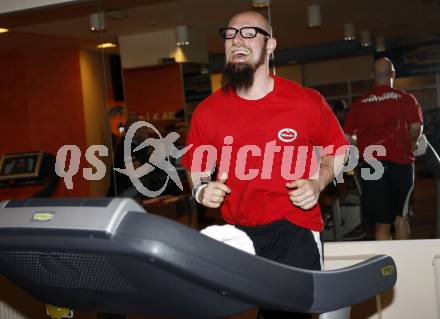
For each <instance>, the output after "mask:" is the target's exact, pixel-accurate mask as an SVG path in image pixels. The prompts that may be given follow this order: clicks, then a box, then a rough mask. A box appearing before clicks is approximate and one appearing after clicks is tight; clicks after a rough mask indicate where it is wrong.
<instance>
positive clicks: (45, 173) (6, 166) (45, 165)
mask: <svg viewBox="0 0 440 319" xmlns="http://www.w3.org/2000/svg"><path fill="white" fill-rule="evenodd" d="M58 181H59V177H58V175H57V174H56V173H55V156H53V155H52V154H48V153H43V152H24V153H15V154H4V155H3V156H2V157H1V159H0V188H14V187H22V186H28V185H36V184H40V185H42V188H41V190H40V191H39V192H37V193H36V194H34V195H33V197H50V196H51V195H52V194H53V192H54V191H55V189H56V187H57V185H58Z"/></svg>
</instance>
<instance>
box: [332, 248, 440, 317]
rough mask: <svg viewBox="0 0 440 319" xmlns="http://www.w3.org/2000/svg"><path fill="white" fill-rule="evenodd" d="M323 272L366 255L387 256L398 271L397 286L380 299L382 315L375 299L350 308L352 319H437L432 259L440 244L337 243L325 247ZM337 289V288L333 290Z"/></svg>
mask: <svg viewBox="0 0 440 319" xmlns="http://www.w3.org/2000/svg"><path fill="white" fill-rule="evenodd" d="M324 251H325V260H324V263H325V268H326V269H335V268H342V267H345V266H348V265H351V264H354V263H358V262H360V261H362V260H364V259H366V256H368V255H370V256H371V255H377V254H386V255H389V256H391V257H393V259H394V261H395V263H396V267H397V283H396V285H395V286H394V288H393V289H392V290H390V291H388V292H385V293H384V294H382V295H381V298H380V300H381V303H382V307H383V309H382V311H380V310H379V311H378V310H377V307H376V302H375V299H374V298H373V300H370V301H368V302H365V303H363V304H359V305H355V306H354V307H353V308H352V314H351V317H350V318H351V319H360V318H362V319H367V318H368V319H396V318H402V319H406V318H408V319H413V318H416V319H422V318H423V319H438V318H440V314H439V313H438V308H437V307H438V303H439V299H438V297H437V293H438V292H437V290H436V289H437V288H436V285H437V284H438V283H439V282H438V280H439V278H436V276H435V272H434V258H435V256H440V240H438V239H433V240H395V241H361V242H337V243H326V244H325V248H324ZM335 289H336V287H335Z"/></svg>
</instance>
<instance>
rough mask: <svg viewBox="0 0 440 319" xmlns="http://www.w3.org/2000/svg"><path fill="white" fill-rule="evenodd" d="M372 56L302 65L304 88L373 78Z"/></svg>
mask: <svg viewBox="0 0 440 319" xmlns="http://www.w3.org/2000/svg"><path fill="white" fill-rule="evenodd" d="M372 72H373V56H372V55H365V56H359V57H354V58H345V59H336V60H330V61H323V62H316V63H309V64H304V65H303V80H304V84H305V85H306V86H312V85H319V84H328V83H340V82H349V81H356V80H365V79H371V78H372V77H373V73H372Z"/></svg>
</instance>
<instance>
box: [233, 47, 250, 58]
mask: <svg viewBox="0 0 440 319" xmlns="http://www.w3.org/2000/svg"><path fill="white" fill-rule="evenodd" d="M231 53H232V56H233V57H234V58H239V59H240V58H246V57H247V56H249V50H246V49H232V50H231Z"/></svg>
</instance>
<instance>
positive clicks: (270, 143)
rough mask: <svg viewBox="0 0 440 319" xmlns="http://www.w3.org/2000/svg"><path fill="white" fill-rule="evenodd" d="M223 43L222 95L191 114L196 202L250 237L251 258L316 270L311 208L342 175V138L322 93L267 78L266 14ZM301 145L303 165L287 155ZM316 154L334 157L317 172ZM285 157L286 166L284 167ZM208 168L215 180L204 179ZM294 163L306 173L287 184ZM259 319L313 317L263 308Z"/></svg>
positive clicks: (187, 160)
mask: <svg viewBox="0 0 440 319" xmlns="http://www.w3.org/2000/svg"><path fill="white" fill-rule="evenodd" d="M220 35H221V37H222V38H223V39H224V46H225V52H226V65H225V68H224V71H223V88H222V89H220V90H218V91H217V92H215V93H213V94H212V95H211V96H209V97H208V98H206V99H205V100H203V101H202V102H201V103H200V104H199V105H198V106H197V108H196V109H195V111H194V113H193V116H192V120H191V126H190V130H189V134H188V138H187V145H191V144H192V148H191V149H190V150H189V151H188V152H187V153H185V155H184V157H183V159H182V164H183V166H184V167H185V168H186V169H187V170H188V175H189V177H190V180H191V182H192V187H193V194H194V196H195V198H196V201H197V202H199V203H201V204H202V205H204V206H206V207H209V208H218V207H220V209H221V214H222V217H223V218H224V219H225V221H226V222H227V223H228V224H232V225H235V227H237V228H238V229H240V230H243V231H244V232H245V233H246V234H247V235H248V236H249V237H250V239H251V240H252V242H253V245H254V247H255V251H256V254H257V255H259V256H262V257H265V258H268V259H271V260H274V261H276V262H279V263H283V264H286V265H289V266H295V267H299V268H303V269H314V270H319V269H320V268H321V264H320V261H321V255H320V248H321V245H320V241H319V232H320V231H322V229H323V221H322V218H321V213H320V210H319V206H318V205H317V202H318V197H319V194H320V192H321V191H322V190H323V189H324V188H325V187H326V185H327V184H328V183H329V182H330V181H332V180H333V179H334V176H335V173H336V174H338V173H339V171H340V170H341V168H342V163H343V159H344V156H345V149H346V148H345V149H344V151H342V152H341V151H339V152H338V151H337V150H340V149H341V148H340V147H342V148H344V147H345V146H346V145H347V141H346V139H345V136H344V134H343V131H342V129H341V127H340V126H339V124H338V122H337V120H336V118H335V116H334V114H333V113H332V111H331V109H330V107H329V106H328V104H327V103H326V102H325V100H324V99H323V97H322V96H321V95H320V94H319V93H318V92H316V91H314V90H312V89H308V88H303V87H301V86H300V85H299V84H297V83H294V82H291V81H288V80H286V79H283V78H281V77H277V76H272V75H270V74H269V56H270V55H271V54H272V52H273V51H274V50H275V47H276V40H275V38H274V37H273V36H272V27H271V25H270V23H269V21H268V20H267V19H266V18H265V17H264V16H262V15H261V14H259V13H257V12H253V11H249V12H242V13H239V14H237V15H235V16H233V17H232V19H231V20H230V21H229V24H228V27H226V28H223V29H221V30H220ZM223 145H226V146H229V147H230V151H231V156H230V161H229V164H230V165H229V168H227V166H228V165H225V163H222V162H221V154H222V150H223ZM207 146H208V147H211V150H214V152H215V153H216V154H217V156H214V157H211V159H212V160H213V161H211V160H210V159H209V158H208V159H207V158H206V156H203V153H202V154H201V155H200V153H199V152H198V151H197V150H198V149H199V148H200V149H202V148H204V147H207ZM300 146H303V147H305V148H306V149H307V151H308V152H307V157H306V158H305V159H300V157H299V156H298V152H295V151H294V152H292V150H293V149H295V150H297V148H298V147H300ZM314 146H323V147H326V146H330V148H331V149H332V150H331V151H330V152H329V153H327V154H322V156H321V158H320V162H319V165H318V164H317V161H314V160H313V158H314V156H313V155H314V154H315V153H314ZM259 150H260V151H259ZM271 150H272V151H271ZM277 150H278V151H277ZM283 150H284V151H283ZM286 150H287V151H286ZM289 151H290V152H292V154H291V155H292V157H291V158H290V159H291V161H288V165H283V164H282V162H283V153H286V152H287V153H290V152H289ZM227 152H228V151H227ZM208 157H209V156H208ZM287 157H289V156H287ZM314 159H315V160H316V158H314ZM271 160H272V161H271ZM268 162H269V163H272V164H271V165H268ZM199 164H200V165H199ZM213 164H214V165H215V166H216V169H217V179H216V180H211V179H210V178H209V176H210V175H211V173H212V172H213V170H214V165H213ZM296 164H299V166H301V165H302V166H303V167H304V170H303V171H300V172H299V173H298V176H295V177H291V176H292V175H289V174H288V173H289V172H291V170H294V171H295V165H296ZM314 164H316V165H315V166H314ZM314 167H315V168H316V169H314ZM317 168H319V171H318V169H317ZM287 171H288V172H287ZM255 172H257V174H255ZM252 174H253V175H254V176H251V175H252ZM285 176H288V177H287V178H286V177H285ZM259 316H260V317H263V318H265V319H269V318H277V319H279V318H310V315H309V314H294V313H288V312H277V311H269V310H261V311H260V312H259Z"/></svg>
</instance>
